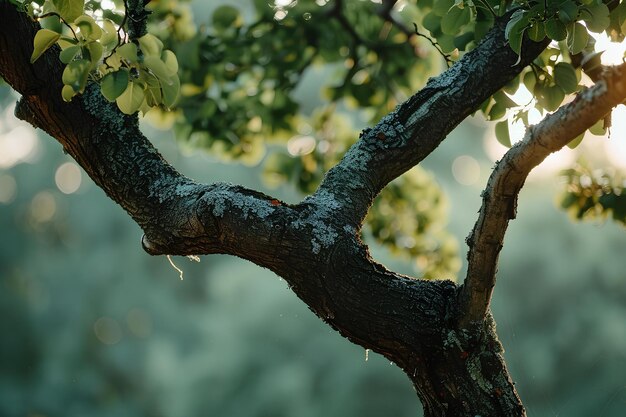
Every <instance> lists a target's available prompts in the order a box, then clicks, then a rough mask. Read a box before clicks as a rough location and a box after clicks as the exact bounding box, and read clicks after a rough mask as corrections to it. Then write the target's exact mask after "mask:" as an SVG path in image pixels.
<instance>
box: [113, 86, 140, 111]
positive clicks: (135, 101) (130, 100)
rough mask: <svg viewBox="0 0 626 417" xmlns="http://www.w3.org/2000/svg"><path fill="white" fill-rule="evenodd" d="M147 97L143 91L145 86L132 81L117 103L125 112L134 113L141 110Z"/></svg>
mask: <svg viewBox="0 0 626 417" xmlns="http://www.w3.org/2000/svg"><path fill="white" fill-rule="evenodd" d="M144 98H145V94H144V91H143V87H141V86H140V85H139V84H137V83H134V82H130V83H128V86H127V87H126V90H124V92H123V93H122V94H121V95H120V96H119V97H118V98H117V99H116V100H115V102H116V103H117V107H119V109H120V110H121V111H122V113H124V114H134V113H136V112H137V110H139V108H140V107H141V104H142V103H143V100H144Z"/></svg>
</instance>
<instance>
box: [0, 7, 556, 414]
mask: <svg viewBox="0 0 626 417" xmlns="http://www.w3.org/2000/svg"><path fill="white" fill-rule="evenodd" d="M37 29H38V25H37V24H36V23H35V22H32V21H31V20H30V19H29V18H28V17H27V16H26V15H25V14H23V13H19V12H18V11H17V10H16V8H15V7H14V6H13V5H12V4H10V3H9V2H7V1H6V0H0V51H1V53H0V75H1V76H2V77H3V78H4V79H5V80H6V81H7V82H8V83H9V84H10V85H11V86H12V87H13V88H14V89H15V90H16V91H18V92H19V93H20V94H22V98H21V99H20V101H19V103H18V106H17V107H16V115H17V116H18V117H19V118H21V119H24V120H27V121H29V122H30V123H31V124H32V125H33V126H36V127H39V128H42V129H44V130H45V131H46V132H48V133H49V134H50V135H51V136H53V137H54V138H56V140H57V141H58V142H59V143H60V144H61V145H62V146H63V147H64V149H65V150H66V151H67V152H68V153H69V154H70V155H71V156H72V157H73V158H74V159H75V160H76V161H77V162H78V163H79V164H80V165H81V166H82V167H83V169H84V170H85V171H86V172H87V174H88V175H89V176H90V177H91V178H92V179H93V180H94V182H95V183H96V184H97V185H98V186H99V187H101V188H102V189H103V190H104V191H105V192H106V193H107V195H108V196H110V197H111V198H112V199H113V200H114V201H116V202H117V203H118V204H120V206H122V207H123V208H124V209H125V210H126V211H127V212H128V213H129V215H130V216H132V218H133V219H134V220H135V221H136V222H137V224H138V225H139V226H140V227H141V228H142V229H143V230H144V233H145V235H144V238H143V240H142V244H143V247H144V248H145V250H146V251H147V252H148V253H150V254H179V255H189V254H209V253H226V254H231V255H235V256H239V257H242V258H244V259H248V260H250V261H252V262H254V263H256V264H258V265H260V266H263V267H266V268H269V269H271V270H272V271H274V272H275V273H276V274H278V275H280V276H282V277H283V278H284V279H285V280H286V282H287V283H288V284H289V285H290V287H291V288H292V290H293V291H294V292H295V293H296V294H297V295H298V297H300V298H301V299H302V300H303V301H304V302H305V303H306V304H307V305H308V306H309V307H310V308H311V309H312V310H313V311H314V312H315V313H316V314H317V315H318V316H319V317H321V318H322V319H323V320H324V321H326V322H327V323H328V324H329V325H330V326H332V327H333V328H335V329H337V330H338V331H339V332H340V333H341V334H342V335H344V336H345V337H347V338H348V339H350V340H351V341H353V342H355V343H358V344H360V345H361V346H363V347H365V348H369V349H372V350H374V351H376V352H379V353H381V354H383V355H385V356H386V357H387V358H389V360H391V361H393V362H395V363H396V364H397V365H398V366H399V367H400V368H401V369H403V370H404V371H405V372H406V373H407V375H408V376H409V377H410V378H411V380H412V381H413V383H414V384H415V387H416V390H417V392H418V394H419V396H420V398H421V399H422V403H423V404H424V409H425V413H426V415H428V416H443V415H459V416H474V415H476V414H479V415H499V416H505V415H507V416H508V415H510V416H523V415H524V410H523V407H522V406H521V402H520V401H519V397H518V396H517V393H516V391H515V387H514V385H513V383H512V381H511V380H510V378H509V377H508V373H507V371H506V367H505V365H504V360H503V358H502V352H501V347H500V345H499V343H497V337H496V336H495V330H494V328H493V325H492V323H491V322H489V321H485V322H484V323H483V324H484V328H482V329H481V330H480V333H481V334H482V335H485V337H483V338H482V339H481V341H480V343H478V344H477V343H472V344H471V345H470V344H468V335H466V334H464V333H462V332H457V331H456V323H457V315H456V303H457V300H458V294H457V287H456V286H455V285H454V284H453V283H451V282H449V281H422V280H415V279H410V278H408V277H405V276H402V275H400V274H397V273H393V272H391V271H388V270H387V269H386V268H385V267H383V266H382V265H380V264H378V263H376V262H374V261H373V260H372V259H371V258H370V256H369V253H368V249H367V247H366V246H365V245H364V244H363V243H362V242H361V241H360V238H359V233H358V231H359V229H360V227H361V220H362V218H363V217H364V216H365V214H366V212H367V210H368V208H369V205H370V203H371V201H372V199H373V198H374V197H375V196H376V194H377V193H378V192H379V191H380V189H382V187H384V186H385V185H386V184H387V183H388V182H389V181H391V180H392V179H393V178H395V177H397V176H398V175H400V174H401V173H403V172H405V171H406V170H408V169H409V168H411V167H412V166H414V165H415V164H417V163H418V162H419V161H421V160H422V159H423V158H424V157H426V155H428V154H429V153H430V152H432V150H434V149H435V148H436V147H437V146H438V145H439V143H441V141H442V140H443V139H444V138H445V136H446V135H447V133H448V132H449V131H450V130H452V128H454V127H455V126H456V125H457V124H458V123H459V122H460V121H461V120H463V118H465V117H466V116H467V115H468V114H470V113H472V112H473V111H475V110H476V108H477V107H478V106H479V105H480V103H481V102H482V101H484V99H486V98H487V97H489V96H490V95H491V94H493V93H494V92H495V91H497V90H498V89H499V88H500V87H502V86H503V85H504V84H505V83H506V82H508V81H509V80H510V79H511V78H513V77H514V76H515V75H516V74H517V73H519V71H520V70H521V69H522V68H523V66H524V65H525V62H527V61H525V62H522V63H521V64H519V65H516V66H513V63H514V62H515V61H516V60H517V56H516V55H515V54H514V53H513V52H512V51H511V49H510V48H509V46H508V45H507V44H506V43H505V42H504V38H503V25H502V24H500V25H499V26H498V27H496V28H495V29H494V30H493V31H492V32H491V33H490V34H489V35H487V38H486V39H485V41H484V42H483V43H481V45H479V46H478V48H477V49H476V50H475V51H473V52H470V53H468V54H467V55H466V57H465V58H463V59H462V60H461V61H460V62H459V63H457V64H456V65H455V66H454V67H452V68H451V69H450V70H448V71H447V72H446V73H444V74H442V75H441V76H439V77H437V78H434V79H431V80H430V81H429V83H428V84H427V86H426V87H425V88H424V89H423V90H422V91H420V92H419V93H417V94H416V95H415V96H413V97H412V98H411V99H410V100H409V101H407V102H406V103H404V104H403V105H401V106H400V107H398V108H397V109H396V111H395V112H393V113H392V114H390V115H389V116H387V117H385V118H384V119H383V120H382V121H381V122H380V123H379V124H378V125H377V126H376V127H374V128H373V129H366V130H365V131H364V132H363V133H362V135H361V139H360V140H359V141H358V142H357V144H356V145H354V146H353V147H352V148H351V149H350V150H349V152H348V153H347V154H346V156H345V157H344V158H343V160H342V161H341V162H340V163H339V164H338V165H337V166H336V167H335V168H333V169H332V170H331V171H330V172H329V173H328V175H327V176H326V178H325V180H324V182H323V184H322V185H321V186H320V188H319V189H318V191H317V192H316V193H315V194H314V195H313V196H310V197H308V198H307V199H305V200H304V201H302V202H301V203H299V204H297V205H287V204H284V203H282V202H280V201H278V200H276V199H273V198H271V197H269V196H266V195H264V194H262V193H259V192H256V191H252V190H248V189H245V188H243V187H239V186H235V185H230V184H223V183H216V184H210V185H204V184H198V183H196V182H194V181H193V180H191V179H189V178H187V177H185V176H183V175H181V174H180V173H179V172H177V171H176V170H175V169H174V168H173V167H172V166H170V165H169V164H168V163H167V162H166V161H165V160H164V159H163V158H162V157H161V155H160V154H159V153H158V152H157V151H156V149H154V147H153V146H152V144H151V143H150V142H149V141H148V139H147V138H146V137H145V136H144V135H143V134H142V133H141V132H140V130H139V127H138V123H137V118H136V117H132V116H125V115H123V114H121V113H120V112H119V110H118V109H117V108H116V107H115V105H114V104H112V103H108V102H107V101H106V100H105V99H104V98H103V97H102V96H101V94H100V92H99V88H98V86H95V85H91V86H89V87H88V88H87V89H86V91H85V93H84V94H83V95H81V96H79V97H75V98H74V100H73V101H72V102H70V103H65V102H64V101H63V100H62V99H61V88H62V82H61V79H62V77H61V74H62V71H63V66H62V65H61V63H60V62H59V59H58V52H59V51H58V48H51V49H50V50H48V51H47V52H46V53H44V54H43V56H42V57H41V58H40V59H39V60H37V62H36V63H35V64H34V65H31V64H30V62H29V60H30V55H31V52H32V48H33V44H32V42H33V37H34V34H35V32H36V31H37ZM545 44H546V43H542V44H535V43H528V45H526V48H527V51H526V53H525V55H524V57H525V59H526V60H530V59H532V58H534V57H535V56H536V55H537V54H538V53H539V52H540V51H541V50H542V49H543V48H544V47H545ZM445 375H450V376H451V377H448V378H446V377H445ZM452 376H453V377H452Z"/></svg>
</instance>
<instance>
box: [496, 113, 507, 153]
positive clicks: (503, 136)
mask: <svg viewBox="0 0 626 417" xmlns="http://www.w3.org/2000/svg"><path fill="white" fill-rule="evenodd" d="M496 139H498V142H500V143H501V144H502V145H504V146H506V147H507V148H510V147H511V135H510V134H509V122H508V120H503V121H501V122H498V123H496Z"/></svg>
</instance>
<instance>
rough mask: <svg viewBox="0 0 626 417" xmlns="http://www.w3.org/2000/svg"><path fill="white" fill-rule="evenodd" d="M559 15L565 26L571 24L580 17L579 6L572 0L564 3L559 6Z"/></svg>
mask: <svg viewBox="0 0 626 417" xmlns="http://www.w3.org/2000/svg"><path fill="white" fill-rule="evenodd" d="M558 13H559V19H560V20H561V22H563V23H565V24H568V23H571V22H573V21H575V20H576V18H577V17H578V5H577V4H576V3H575V2H573V1H572V0H567V1H564V2H563V3H561V4H560V5H559V12H558Z"/></svg>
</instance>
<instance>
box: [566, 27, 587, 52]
mask: <svg viewBox="0 0 626 417" xmlns="http://www.w3.org/2000/svg"><path fill="white" fill-rule="evenodd" d="M588 41H589V33H588V32H587V28H585V27H584V26H583V25H582V24H580V23H578V22H575V23H572V24H570V25H569V26H568V27H567V48H568V49H569V51H570V52H571V53H572V54H578V53H580V52H582V50H583V49H585V46H587V42H588Z"/></svg>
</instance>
